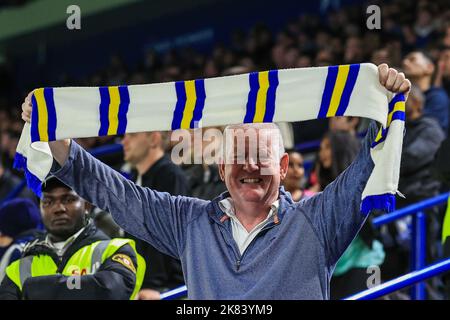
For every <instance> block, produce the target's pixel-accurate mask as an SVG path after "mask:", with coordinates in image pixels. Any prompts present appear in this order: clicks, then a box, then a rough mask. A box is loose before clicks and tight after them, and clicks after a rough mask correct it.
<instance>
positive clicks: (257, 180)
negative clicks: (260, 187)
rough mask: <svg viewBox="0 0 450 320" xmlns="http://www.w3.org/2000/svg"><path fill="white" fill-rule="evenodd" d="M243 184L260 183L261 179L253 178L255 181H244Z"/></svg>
mask: <svg viewBox="0 0 450 320" xmlns="http://www.w3.org/2000/svg"><path fill="white" fill-rule="evenodd" d="M241 181H242V183H259V182H261V179H259V178H253V179H242V180H241Z"/></svg>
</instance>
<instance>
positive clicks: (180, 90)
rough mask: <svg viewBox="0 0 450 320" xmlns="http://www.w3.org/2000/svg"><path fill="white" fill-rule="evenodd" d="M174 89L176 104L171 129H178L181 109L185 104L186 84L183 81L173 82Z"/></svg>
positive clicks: (181, 114) (181, 113) (181, 116)
mask: <svg viewBox="0 0 450 320" xmlns="http://www.w3.org/2000/svg"><path fill="white" fill-rule="evenodd" d="M175 90H176V92H177V104H176V105H175V110H174V112H173V120H172V130H176V129H180V127H181V120H182V119H183V111H184V107H185V106H186V86H185V85H184V81H177V82H175Z"/></svg>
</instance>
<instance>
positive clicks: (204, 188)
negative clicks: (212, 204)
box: [183, 164, 227, 200]
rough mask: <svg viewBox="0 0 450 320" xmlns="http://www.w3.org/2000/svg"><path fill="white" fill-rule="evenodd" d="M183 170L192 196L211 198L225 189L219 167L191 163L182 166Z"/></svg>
mask: <svg viewBox="0 0 450 320" xmlns="http://www.w3.org/2000/svg"><path fill="white" fill-rule="evenodd" d="M183 170H184V172H185V174H186V176H187V179H188V182H189V189H190V190H191V196H192V197H194V198H199V199H204V200H212V199H214V198H216V197H217V196H219V195H220V194H221V193H222V192H224V191H226V190H227V187H226V186H225V183H223V181H222V180H221V179H220V175H219V168H218V167H217V166H215V165H209V166H207V167H204V166H203V165H202V164H193V165H188V166H185V167H183Z"/></svg>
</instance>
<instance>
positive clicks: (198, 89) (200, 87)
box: [189, 79, 206, 128]
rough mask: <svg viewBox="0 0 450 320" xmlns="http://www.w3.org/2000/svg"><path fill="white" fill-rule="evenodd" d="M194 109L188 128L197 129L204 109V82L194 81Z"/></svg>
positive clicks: (201, 80)
mask: <svg viewBox="0 0 450 320" xmlns="http://www.w3.org/2000/svg"><path fill="white" fill-rule="evenodd" d="M195 95H196V97H197V98H196V100H195V107H194V112H193V115H192V120H191V123H190V125H189V127H190V128H198V123H199V122H200V120H201V119H202V116H203V108H204V107H205V100H206V92H205V80H204V79H200V80H195Z"/></svg>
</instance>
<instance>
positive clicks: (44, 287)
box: [0, 223, 137, 300]
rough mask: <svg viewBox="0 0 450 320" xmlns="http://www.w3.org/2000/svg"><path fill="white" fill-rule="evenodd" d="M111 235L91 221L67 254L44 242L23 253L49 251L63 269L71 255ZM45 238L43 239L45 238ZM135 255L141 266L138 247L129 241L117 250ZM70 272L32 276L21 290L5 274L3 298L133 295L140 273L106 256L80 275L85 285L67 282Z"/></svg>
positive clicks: (119, 296)
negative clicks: (91, 270) (72, 286)
mask: <svg viewBox="0 0 450 320" xmlns="http://www.w3.org/2000/svg"><path fill="white" fill-rule="evenodd" d="M108 239H109V238H108V237H107V236H106V235H105V234H104V233H103V232H102V231H100V230H98V229H97V228H96V227H95V225H94V224H93V223H90V224H89V225H88V226H87V227H86V229H85V230H84V231H83V232H82V233H81V234H80V235H79V236H78V237H77V238H76V239H75V241H74V242H73V243H72V244H71V245H70V247H69V248H68V249H67V250H66V252H65V253H64V255H63V256H62V257H61V258H59V257H58V256H57V255H56V253H54V252H52V251H51V249H49V248H48V247H44V246H42V245H31V246H28V247H26V248H25V251H24V254H23V256H27V255H38V254H48V255H50V256H51V257H52V258H53V260H54V261H55V263H56V265H57V266H58V272H62V270H64V267H65V266H66V264H67V262H68V261H69V259H70V258H71V257H72V255H73V254H74V253H76V252H77V251H78V250H79V249H81V248H83V247H84V246H87V245H90V244H92V243H93V242H96V241H99V240H108ZM41 240H43V239H41ZM118 253H121V254H124V255H127V256H129V257H130V258H131V260H132V262H133V263H134V265H135V266H137V258H136V254H135V251H134V250H133V248H132V247H131V246H130V245H125V246H123V247H121V248H119V249H118V250H117V251H116V254H118ZM67 279H68V277H67V276H64V275H61V274H55V275H50V276H40V277H30V278H28V279H27V280H26V281H25V282H24V284H23V288H22V292H20V290H19V288H18V287H17V286H16V284H15V283H14V282H13V281H12V280H11V279H9V277H7V276H5V278H4V279H3V282H2V284H1V285H0V299H1V300H5V299H12V300H16V299H26V300H28V299H29V300H34V299H42V300H56V299H61V300H67V299H105V300H112V299H124V300H125V299H129V298H130V297H131V294H132V293H133V291H134V288H135V283H136V274H135V273H134V272H133V271H132V270H130V269H129V268H127V267H125V266H124V265H122V264H121V263H119V262H116V261H113V260H112V259H111V257H110V258H108V259H106V260H105V262H104V263H103V264H102V265H101V267H100V268H99V269H98V270H97V271H96V272H95V273H94V274H90V275H83V276H81V277H80V288H81V289H72V290H71V289H69V288H68V286H67Z"/></svg>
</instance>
